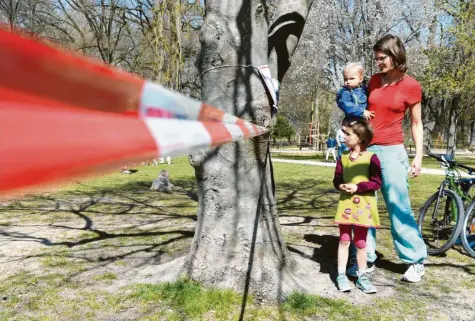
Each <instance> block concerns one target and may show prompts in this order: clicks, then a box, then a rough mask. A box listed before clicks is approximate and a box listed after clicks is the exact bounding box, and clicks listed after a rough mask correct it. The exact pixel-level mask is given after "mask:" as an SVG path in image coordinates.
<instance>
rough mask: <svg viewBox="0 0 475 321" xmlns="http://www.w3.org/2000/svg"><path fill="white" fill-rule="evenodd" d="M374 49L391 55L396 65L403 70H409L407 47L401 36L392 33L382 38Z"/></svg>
mask: <svg viewBox="0 0 475 321" xmlns="http://www.w3.org/2000/svg"><path fill="white" fill-rule="evenodd" d="M373 51H374V52H377V51H381V52H383V53H385V54H386V55H388V56H390V57H391V60H392V62H393V64H394V67H396V68H397V69H399V70H400V71H402V72H406V71H407V64H406V48H404V43H403V42H402V40H401V38H399V37H398V36H394V35H391V34H388V35H385V36H384V37H382V38H380V39H379V40H378V41H376V43H375V44H374V46H373Z"/></svg>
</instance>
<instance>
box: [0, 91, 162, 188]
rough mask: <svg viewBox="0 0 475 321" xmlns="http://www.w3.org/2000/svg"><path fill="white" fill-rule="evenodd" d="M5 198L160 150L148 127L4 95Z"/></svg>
mask: <svg viewBox="0 0 475 321" xmlns="http://www.w3.org/2000/svg"><path fill="white" fill-rule="evenodd" d="M0 141H1V142H2V143H1V144H0V192H3V191H7V190H11V189H17V188H22V187H27V186H29V185H34V184H39V183H47V182H50V181H55V180H59V179H65V178H69V177H72V176H75V175H78V174H84V173H89V172H91V171H92V170H94V169H97V168H99V167H101V168H103V167H104V166H106V165H112V164H114V165H118V164H120V162H124V163H125V162H127V161H130V159H131V158H132V157H134V156H138V158H139V157H142V158H143V157H153V156H155V155H157V154H158V152H159V151H158V147H157V145H156V143H155V141H154V139H153V137H152V136H151V135H150V133H149V131H148V129H147V126H146V125H145V123H144V122H143V121H142V120H140V119H138V118H135V117H127V116H122V115H117V114H110V113H104V112H98V111H91V110H86V109H76V108H72V107H68V106H64V105H60V104H58V103H56V102H50V101H47V100H44V99H40V98H35V97H30V96H25V95H21V94H19V93H13V92H11V91H6V90H4V89H0Z"/></svg>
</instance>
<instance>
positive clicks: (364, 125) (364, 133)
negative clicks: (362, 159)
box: [349, 119, 373, 148]
mask: <svg viewBox="0 0 475 321" xmlns="http://www.w3.org/2000/svg"><path fill="white" fill-rule="evenodd" d="M349 127H350V128H351V129H352V130H353V132H354V133H355V134H356V136H358V138H359V139H360V141H361V146H362V147H363V148H366V147H368V146H369V144H371V141H372V140H373V126H371V124H370V123H369V122H368V121H367V120H364V119H358V120H355V121H352V122H351V123H350V124H349Z"/></svg>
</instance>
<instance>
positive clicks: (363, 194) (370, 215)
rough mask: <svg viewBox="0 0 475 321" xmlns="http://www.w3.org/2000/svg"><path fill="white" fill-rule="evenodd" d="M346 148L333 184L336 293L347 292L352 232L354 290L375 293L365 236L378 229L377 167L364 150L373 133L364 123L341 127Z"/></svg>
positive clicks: (378, 180) (378, 164)
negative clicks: (336, 199) (336, 236)
mask: <svg viewBox="0 0 475 321" xmlns="http://www.w3.org/2000/svg"><path fill="white" fill-rule="evenodd" d="M344 131H345V134H346V140H345V142H346V145H347V146H348V148H349V151H348V152H345V153H344V154H343V155H342V157H341V158H340V159H339V160H338V162H337V165H336V169H335V177H334V179H333V184H334V185H335V188H336V189H339V190H340V191H341V193H340V200H339V203H338V209H337V213H336V216H335V223H337V224H338V225H339V228H340V244H339V246H338V276H337V279H336V282H337V285H338V289H339V290H340V291H342V292H346V291H349V290H351V286H350V281H349V280H348V277H347V276H346V274H345V270H346V264H347V262H348V250H349V246H350V241H351V234H352V231H353V233H354V237H353V242H354V243H355V245H356V260H357V264H358V280H357V281H356V287H357V288H359V289H361V290H362V291H363V292H364V293H376V288H375V287H374V286H373V285H372V284H371V282H370V281H369V279H368V276H367V274H366V273H365V272H366V235H367V233H368V228H370V227H375V228H378V227H379V215H378V209H377V206H376V199H375V193H374V192H375V191H377V190H378V189H379V188H380V187H381V165H380V163H379V159H378V157H377V156H376V154H374V153H371V152H368V151H367V150H366V147H367V146H368V145H369V144H370V142H371V139H372V138H373V129H372V127H371V125H370V124H369V123H368V122H367V121H366V120H363V119H361V120H356V121H353V122H351V123H350V124H349V125H348V126H346V127H344Z"/></svg>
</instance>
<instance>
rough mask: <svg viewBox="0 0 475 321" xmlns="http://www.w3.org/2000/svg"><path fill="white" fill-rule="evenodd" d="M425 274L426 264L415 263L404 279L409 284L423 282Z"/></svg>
mask: <svg viewBox="0 0 475 321" xmlns="http://www.w3.org/2000/svg"><path fill="white" fill-rule="evenodd" d="M424 273H425V269H424V264H421V263H414V264H411V265H410V266H409V268H408V269H407V271H406V273H404V275H403V277H402V279H403V280H404V281H407V282H414V283H415V282H421V280H422V277H423V276H424Z"/></svg>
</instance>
